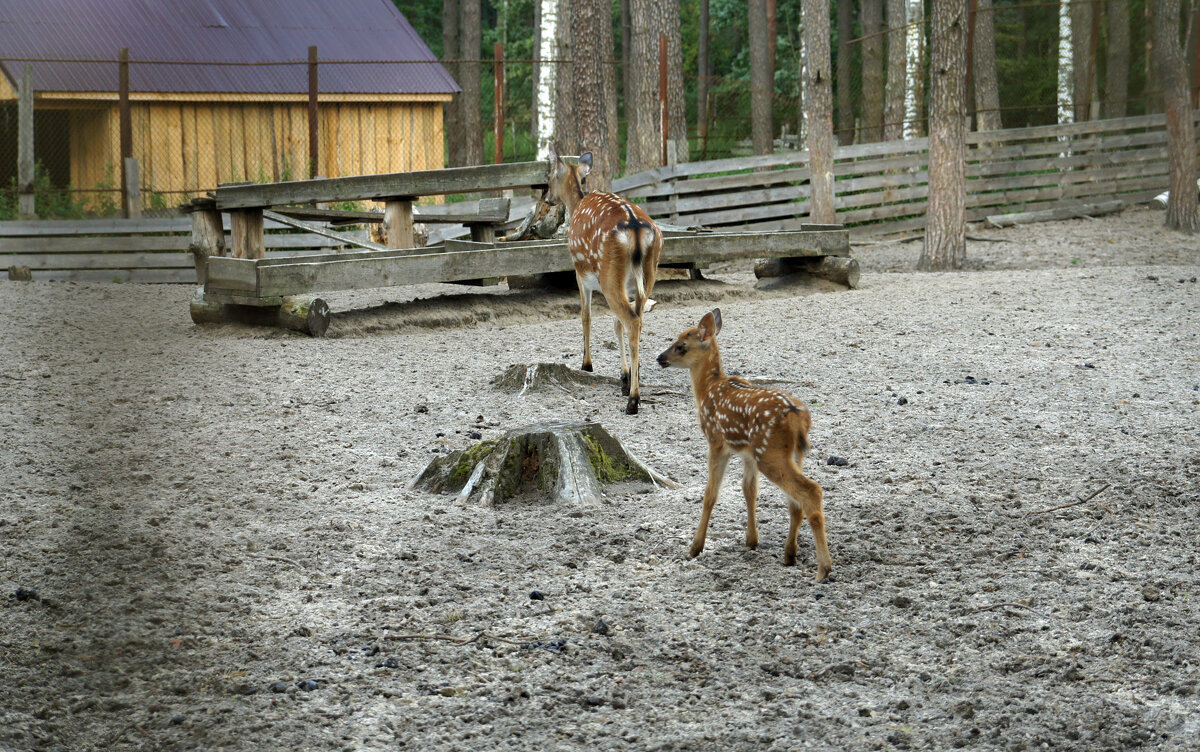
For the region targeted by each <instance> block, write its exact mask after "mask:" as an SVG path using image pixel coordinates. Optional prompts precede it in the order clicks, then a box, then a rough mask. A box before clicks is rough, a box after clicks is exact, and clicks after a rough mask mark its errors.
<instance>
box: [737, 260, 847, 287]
mask: <svg viewBox="0 0 1200 752" xmlns="http://www.w3.org/2000/svg"><path fill="white" fill-rule="evenodd" d="M792 274H803V275H807V276H809V277H819V278H820V279H827V280H829V281H830V282H836V283H838V284H839V285H845V286H847V287H849V288H851V289H853V288H855V287H858V282H859V279H860V278H861V277H862V272H861V271H860V269H859V267H858V261H857V260H855V259H852V258H850V257H848V256H815V257H812V258H774V259H764V260H762V261H759V262H758V263H756V264H755V265H754V276H755V277H757V278H758V279H771V278H775V277H786V276H789V275H792Z"/></svg>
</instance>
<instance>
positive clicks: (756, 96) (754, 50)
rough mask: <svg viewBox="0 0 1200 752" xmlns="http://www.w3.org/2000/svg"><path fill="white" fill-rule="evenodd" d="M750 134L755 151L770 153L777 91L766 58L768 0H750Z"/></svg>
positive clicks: (772, 72)
mask: <svg viewBox="0 0 1200 752" xmlns="http://www.w3.org/2000/svg"><path fill="white" fill-rule="evenodd" d="M748 6H749V23H748V29H749V36H750V38H749V43H750V133H751V136H752V138H753V141H754V153H755V154H770V153H771V151H772V143H771V142H772V136H773V133H774V123H773V122H772V121H773V118H772V102H771V100H772V95H773V94H774V93H775V72H774V71H773V70H772V69H770V68H768V67H767V66H768V64H769V63H768V60H767V0H750V2H749V3H748Z"/></svg>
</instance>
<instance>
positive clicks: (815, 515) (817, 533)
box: [764, 458, 833, 582]
mask: <svg viewBox="0 0 1200 752" xmlns="http://www.w3.org/2000/svg"><path fill="white" fill-rule="evenodd" d="M777 467H778V469H777V470H776V471H775V472H773V473H772V474H771V475H768V476H767V477H768V478H770V479H771V482H772V483H774V484H775V485H777V486H779V487H780V488H781V489H783V492H784V493H786V494H787V495H788V496H789V497H791V498H790V499H789V503H788V511H789V512H790V513H791V517H792V520H791V527H790V528H789V530H788V540H787V546H786V547H785V548H784V550H783V563H784V564H786V565H788V566H791V565H792V564H795V563H796V551H797V544H796V534H797V531H798V529H799V528H800V518H801V516H802V515H803V516H804V517H805V518H807V519H808V525H809V527H811V528H812V532H813V542H814V543H816V546H817V581H818V582H819V581H821V580H823V579H825V578H826V577H827V576H828V575H829V573H830V572H831V571H832V570H833V559H832V558H830V556H829V544H828V543H827V542H826V541H825V512H824V508H823V507H824V504H823V503H822V498H823V496H824V493H823V492H822V491H821V486H819V485H817V483H816V482H815V481H813V480H810V479H809V478H808V477H806V476H805V475H804V473H802V472H800V468H799V466H797V465H796V463H795V462H793V461H792V460H791V458H788V459H787V462H786V464H785V463H782V462H781V463H780V464H779V465H778V466H777ZM764 470H765V468H764ZM772 475H778V477H772Z"/></svg>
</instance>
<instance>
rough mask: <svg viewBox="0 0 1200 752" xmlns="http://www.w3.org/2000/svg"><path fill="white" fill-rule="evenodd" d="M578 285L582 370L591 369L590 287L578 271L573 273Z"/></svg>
mask: <svg viewBox="0 0 1200 752" xmlns="http://www.w3.org/2000/svg"><path fill="white" fill-rule="evenodd" d="M575 282H576V284H578V285H579V318H580V319H582V320H583V370H585V371H591V370H592V289H591V288H590V287H588V286H587V285H585V284H584V283H583V279H582V278H581V277H580V276H579V273H578V272H576V274H575Z"/></svg>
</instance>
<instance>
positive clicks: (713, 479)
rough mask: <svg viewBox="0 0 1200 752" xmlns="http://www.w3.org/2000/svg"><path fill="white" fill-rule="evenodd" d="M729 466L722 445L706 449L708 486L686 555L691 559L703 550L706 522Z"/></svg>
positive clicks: (724, 448)
mask: <svg viewBox="0 0 1200 752" xmlns="http://www.w3.org/2000/svg"><path fill="white" fill-rule="evenodd" d="M728 465H729V450H728V449H727V448H726V447H725V446H724V445H723V444H722V445H718V446H714V445H712V444H710V445H709V447H708V484H707V485H706V486H705V487H704V502H703V508H702V509H701V511H700V525H699V527H697V528H696V536H695V537H694V538H692V548H691V550H690V551H688V555H689V556H691V557H692V558H693V559H694V558H696V557H697V556H699V555H700V552H701V551H703V550H704V539H705V537H706V536H707V535H708V520H709V518H710V517H712V510H713V506H714V505H715V504H716V503H717V495H718V494H719V493H720V492H721V480H722V479H724V477H725V468H726V467H728Z"/></svg>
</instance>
